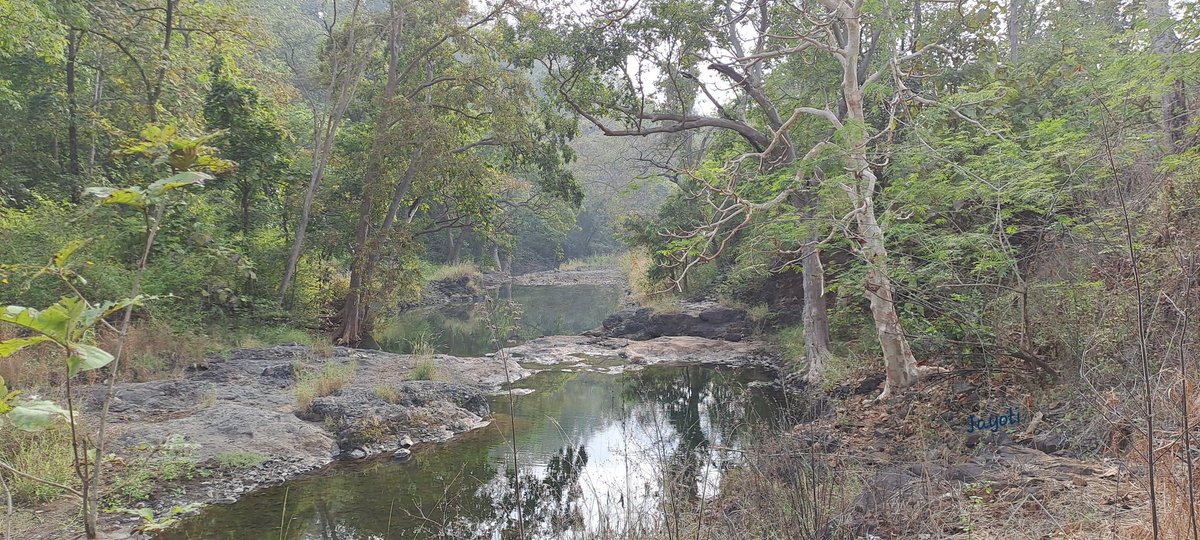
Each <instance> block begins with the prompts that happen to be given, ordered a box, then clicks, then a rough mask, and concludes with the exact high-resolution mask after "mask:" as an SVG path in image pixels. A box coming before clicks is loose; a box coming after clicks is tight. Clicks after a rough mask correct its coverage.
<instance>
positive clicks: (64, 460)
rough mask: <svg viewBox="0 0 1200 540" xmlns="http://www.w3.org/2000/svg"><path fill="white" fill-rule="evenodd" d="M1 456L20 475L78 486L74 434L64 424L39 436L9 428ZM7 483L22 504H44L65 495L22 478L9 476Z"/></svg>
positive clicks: (1, 437)
mask: <svg viewBox="0 0 1200 540" xmlns="http://www.w3.org/2000/svg"><path fill="white" fill-rule="evenodd" d="M0 452H2V455H3V456H4V459H5V461H7V462H8V463H9V464H10V465H12V466H13V467H15V468H16V469H17V470H19V471H22V472H25V473H28V474H32V475H34V476H37V477H40V478H45V479H47V480H51V481H54V482H58V483H60V484H64V485H68V486H76V485H77V484H78V479H77V478H76V477H75V471H74V469H73V468H72V467H71V464H72V463H73V460H74V458H73V457H72V455H71V430H70V428H69V427H67V426H66V425H64V424H60V425H58V426H55V427H54V428H52V429H48V430H46V431H40V432H36V433H28V432H24V431H19V430H16V429H12V428H11V427H6V428H5V429H3V430H0ZM6 480H7V481H8V482H9V487H11V489H12V493H13V499H14V500H15V501H16V502H17V503H18V504H20V503H27V504H38V503H44V502H47V501H51V500H54V499H55V498H57V497H58V496H59V495H62V493H63V492H62V490H60V489H57V488H54V487H50V486H47V485H45V484H42V483H39V482H35V481H32V480H28V479H25V478H23V477H19V476H17V477H14V476H8V477H7V478H6Z"/></svg>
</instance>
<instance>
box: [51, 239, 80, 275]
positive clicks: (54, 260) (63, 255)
mask: <svg viewBox="0 0 1200 540" xmlns="http://www.w3.org/2000/svg"><path fill="white" fill-rule="evenodd" d="M87 242H88V241H87V240H72V241H71V242H70V243H68V244H67V245H66V246H65V247H63V248H62V249H60V250H58V253H55V254H54V256H53V257H51V258H50V264H52V265H54V267H55V268H63V267H65V266H67V261H68V260H70V258H71V255H74V254H75V252H76V251H77V250H78V249H79V248H81V247H83V246H84V244H87Z"/></svg>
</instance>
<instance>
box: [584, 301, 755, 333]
mask: <svg viewBox="0 0 1200 540" xmlns="http://www.w3.org/2000/svg"><path fill="white" fill-rule="evenodd" d="M753 329H754V326H753V322H752V321H751V320H750V316H749V315H748V314H747V313H746V312H745V311H743V310H740V309H734V308H729V307H725V306H722V305H721V304H718V303H716V302H696V303H688V304H684V305H683V307H682V309H681V310H680V311H678V312H657V311H655V310H653V309H651V308H645V307H637V308H626V309H623V310H621V311H618V312H616V313H613V314H612V315H609V316H608V317H607V318H605V319H604V322H603V323H601V327H600V329H599V330H596V331H594V332H593V333H595V334H599V335H603V336H607V337H620V338H626V339H631V340H635V341H642V340H647V339H654V338H656V337H660V336H693V337H702V338H708V339H720V340H725V341H741V340H743V339H746V338H747V337H749V336H750V334H751V333H752V332H753Z"/></svg>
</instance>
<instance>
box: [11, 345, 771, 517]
mask: <svg viewBox="0 0 1200 540" xmlns="http://www.w3.org/2000/svg"><path fill="white" fill-rule="evenodd" d="M504 353H506V354H499V355H491V356H490V357H480V358H459V357H455V356H449V355H434V356H433V357H432V359H421V358H418V357H415V356H412V355H399V354H392V353H386V352H381V351H370V350H356V349H346V348H341V347H337V348H331V349H328V350H325V351H319V350H315V349H313V348H310V347H305V346H298V345H290V346H278V347H269V348H254V349H239V350H235V351H232V352H230V353H227V354H225V355H219V356H213V357H211V358H209V359H208V361H207V362H205V363H201V364H197V365H194V366H191V367H189V368H188V369H187V370H186V371H185V372H184V373H183V374H182V376H181V377H180V378H177V379H171V380H158V381H147V382H131V383H122V384H119V385H118V386H117V388H116V393H115V400H114V401H113V404H112V408H111V411H112V415H111V420H110V428H109V430H110V431H109V433H110V435H109V445H108V448H107V450H106V451H107V452H110V453H112V454H113V455H114V456H115V458H114V459H113V466H112V467H111V470H112V471H113V473H114V474H115V475H116V476H117V478H118V479H119V478H120V477H121V476H122V475H126V474H127V473H128V470H129V469H130V468H133V467H138V466H148V465H149V464H150V463H152V462H154V461H155V460H160V459H163V458H164V457H167V456H170V458H171V459H185V460H187V461H188V463H189V465H188V467H189V470H190V471H194V472H196V473H197V474H194V475H193V474H190V473H189V474H188V477H189V478H179V479H176V480H171V481H169V482H161V481H157V480H156V481H155V482H154V484H155V491H154V493H152V494H151V496H150V498H149V500H147V501H145V502H142V503H135V504H137V505H145V506H148V507H150V508H152V509H154V510H155V512H156V515H163V514H164V513H165V512H167V511H168V510H169V509H170V508H171V507H174V506H177V505H182V504H193V503H198V504H201V505H204V504H213V503H228V502H233V501H236V500H238V499H239V498H240V497H241V496H243V495H245V494H247V493H249V492H251V491H254V490H256V489H259V488H263V487H267V486H271V485H277V484H280V483H283V482H285V481H287V480H289V479H292V478H295V477H297V476H298V475H301V474H305V473H309V472H312V471H315V470H318V469H321V468H322V467H324V466H326V465H329V464H330V463H332V462H334V461H337V460H355V459H365V458H369V457H371V456H377V455H379V456H386V455H390V454H392V453H393V452H395V451H397V450H398V449H400V448H401V447H403V446H406V445H407V444H408V443H409V441H411V442H412V443H415V444H417V445H420V444H428V443H436V442H441V441H445V440H448V439H449V438H451V437H454V436H455V435H458V434H460V433H464V432H467V431H471V430H474V429H477V428H479V427H482V426H485V425H487V424H488V423H489V422H490V411H489V409H488V403H487V400H486V395H487V394H489V393H494V392H496V391H497V390H498V389H499V388H500V387H501V386H502V385H503V384H504V383H505V382H506V381H509V380H511V381H518V380H520V379H522V378H524V377H527V376H529V375H531V374H533V373H535V372H537V371H541V370H544V369H600V370H618V371H619V370H623V369H630V368H632V369H637V368H638V366H641V365H649V364H667V365H723V366H730V367H757V368H772V369H773V368H774V367H775V365H776V364H775V361H774V359H773V357H772V356H771V355H770V353H769V352H768V351H767V350H766V349H765V348H764V347H762V346H761V345H759V344H756V343H753V342H745V341H743V342H728V341H717V340H710V339H705V338H699V337H694V336H676V337H658V338H655V339H650V340H645V341H633V340H629V339H625V338H614V337H604V336H550V337H545V338H539V339H535V340H532V341H529V342H527V343H524V344H522V345H519V346H515V347H511V348H508V349H505V351H504ZM418 363H431V364H432V365H433V366H434V372H435V373H434V374H433V380H414V377H413V374H414V372H415V371H416V368H417V364H418ZM506 368H507V373H506ZM426 369H428V367H427V366H426ZM323 371H335V372H336V371H340V372H342V373H346V374H348V375H345V376H344V377H343V378H344V380H342V381H341V382H340V386H338V387H337V388H335V389H332V390H331V391H328V392H322V393H326V394H327V395H322V396H317V397H315V398H313V399H311V402H308V403H302V402H301V401H300V400H299V399H298V392H297V387H298V386H299V385H301V381H303V380H306V379H312V378H315V377H318V374H320V373H322V372H323ZM90 390H91V391H90V394H89V395H90V399H89V403H88V407H89V408H90V409H91V410H92V411H93V413H94V412H95V411H96V410H97V409H98V407H99V405H100V402H101V397H102V395H103V394H102V393H103V389H102V388H100V387H95V388H92V389H90ZM406 438H407V439H408V440H405V439H406ZM180 449H182V450H180ZM230 456H242V457H246V456H249V457H253V458H254V459H253V460H252V461H255V462H257V463H253V464H251V465H249V466H241V467H231V466H228V463H227V462H228V461H229V460H230ZM47 515H49V514H47ZM102 521H103V522H104V523H103V524H104V526H105V528H107V529H108V530H109V532H110V537H115V538H136V536H135V535H133V534H132V533H130V532H129V531H130V530H131V529H132V527H133V526H134V525H135V524H136V522H137V519H136V518H132V517H129V516H122V515H120V514H107V515H105V518H104V519H103V520H102ZM59 537H60V536H58V533H57V532H47V533H45V534H43V535H41V536H32V537H31V538H35V539H37V540H41V539H50V538H59Z"/></svg>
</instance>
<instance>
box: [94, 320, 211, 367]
mask: <svg viewBox="0 0 1200 540" xmlns="http://www.w3.org/2000/svg"><path fill="white" fill-rule="evenodd" d="M117 339H118V336H117V334H116V332H111V331H109V332H102V333H101V335H100V337H99V339H98V340H97V341H98V343H97V344H98V345H99V346H100V348H102V349H104V350H106V351H112V352H115V351H116V350H117ZM219 348H220V347H219V344H218V343H217V342H216V341H215V340H213V339H212V338H210V337H208V336H206V335H203V334H197V333H194V332H191V331H180V330H176V329H174V328H171V327H170V326H169V325H167V324H164V323H160V322H140V323H137V324H134V325H132V326H130V328H129V332H128V333H127V334H126V336H125V348H124V353H123V354H122V357H123V360H122V365H121V369H122V372H123V373H122V378H123V379H124V380H135V381H145V380H154V379H164V378H170V377H174V376H177V375H178V374H179V371H180V370H182V369H183V368H185V367H187V366H189V365H192V364H195V363H199V362H202V361H203V360H204V358H205V356H207V355H208V353H210V352H212V351H214V350H217V349H219Z"/></svg>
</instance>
